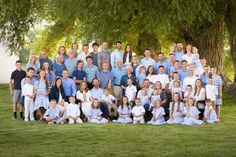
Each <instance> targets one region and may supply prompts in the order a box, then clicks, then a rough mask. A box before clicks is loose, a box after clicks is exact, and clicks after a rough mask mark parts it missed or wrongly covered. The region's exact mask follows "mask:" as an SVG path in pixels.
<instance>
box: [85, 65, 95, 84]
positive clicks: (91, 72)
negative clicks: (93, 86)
mask: <svg viewBox="0 0 236 157" xmlns="http://www.w3.org/2000/svg"><path fill="white" fill-rule="evenodd" d="M83 70H84V71H85V73H86V79H87V82H89V83H92V81H93V79H94V78H95V77H96V75H97V74H98V67H97V66H95V65H85V66H84V68H83Z"/></svg>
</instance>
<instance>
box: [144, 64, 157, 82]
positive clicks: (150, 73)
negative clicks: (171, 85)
mask: <svg viewBox="0 0 236 157" xmlns="http://www.w3.org/2000/svg"><path fill="white" fill-rule="evenodd" d="M146 78H147V79H148V80H149V81H150V83H151V85H152V86H153V84H155V83H156V82H157V80H158V77H157V75H156V72H155V69H154V67H153V66H152V65H150V66H149V67H148V69H147V72H146Z"/></svg>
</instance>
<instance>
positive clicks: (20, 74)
mask: <svg viewBox="0 0 236 157" xmlns="http://www.w3.org/2000/svg"><path fill="white" fill-rule="evenodd" d="M25 76H26V72H25V71H24V70H22V62H21V61H20V60H18V61H16V70H15V71H13V72H12V73H11V78H10V82H9V87H10V94H11V95H12V96H13V106H12V107H13V119H16V118H17V114H16V106H17V103H19V111H20V118H22V119H24V117H23V106H22V104H21V103H20V97H21V80H22V79H23V78H25ZM13 83H14V86H12V84H13Z"/></svg>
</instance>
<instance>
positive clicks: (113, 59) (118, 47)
mask: <svg viewBox="0 0 236 157" xmlns="http://www.w3.org/2000/svg"><path fill="white" fill-rule="evenodd" d="M121 46H122V43H121V41H117V42H116V49H115V50H114V51H113V52H112V53H111V66H112V69H114V68H116V67H117V64H116V61H117V60H122V59H123V55H124V54H123V52H122V51H121Z"/></svg>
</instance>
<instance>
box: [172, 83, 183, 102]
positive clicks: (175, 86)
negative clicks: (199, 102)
mask: <svg viewBox="0 0 236 157" xmlns="http://www.w3.org/2000/svg"><path fill="white" fill-rule="evenodd" d="M171 93H172V97H173V95H174V93H179V95H180V98H181V99H182V98H183V96H182V88H181V87H180V81H174V83H173V87H172V89H171Z"/></svg>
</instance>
